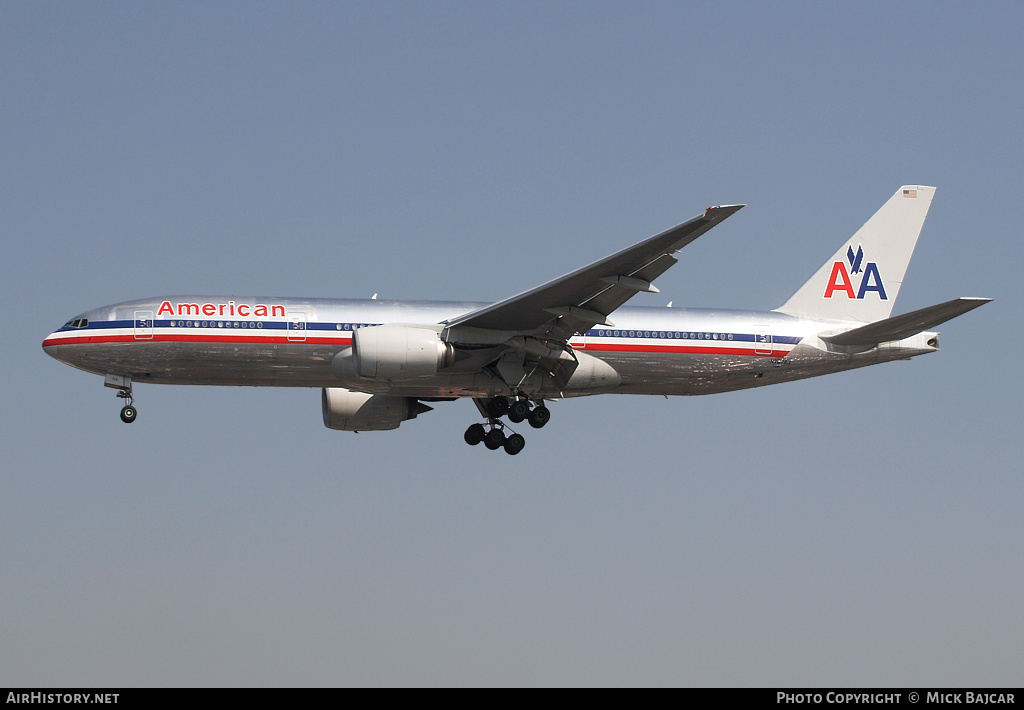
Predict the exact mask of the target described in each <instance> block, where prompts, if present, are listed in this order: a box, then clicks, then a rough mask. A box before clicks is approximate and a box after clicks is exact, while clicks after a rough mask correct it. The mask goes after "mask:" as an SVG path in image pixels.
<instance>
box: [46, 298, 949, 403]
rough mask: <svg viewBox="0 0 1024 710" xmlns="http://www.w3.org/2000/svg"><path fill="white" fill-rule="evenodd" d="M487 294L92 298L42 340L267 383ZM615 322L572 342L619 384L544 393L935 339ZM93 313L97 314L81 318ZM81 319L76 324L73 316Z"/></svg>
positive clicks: (628, 385) (629, 310)
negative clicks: (871, 339) (358, 337)
mask: <svg viewBox="0 0 1024 710" xmlns="http://www.w3.org/2000/svg"><path fill="white" fill-rule="evenodd" d="M484 305H486V304H481V303H472V302H447V301H415V302H414V301H391V300H352V299H301V298H264V297H260V298H252V297H238V296H231V297H224V296H168V297H162V298H155V299H143V300H137V301H128V302H125V303H120V304H116V305H113V306H107V307H104V308H99V309H95V310H92V311H88V312H86V313H83V314H81V315H80V316H78V317H77V318H76V319H73V320H72V321H69V323H68V325H66V326H65V327H63V328H60V329H58V330H57V331H55V332H54V333H51V334H50V335H49V336H48V337H47V338H46V339H45V341H44V343H43V347H44V349H45V351H46V352H47V353H48V354H50V355H52V356H53V357H54V358H56V359H58V360H60V361H62V362H65V363H67V364H69V365H72V366H74V367H77V368H79V369H82V370H85V371H87V372H92V373H96V374H99V375H107V374H115V375H127V376H130V377H131V378H132V380H133V381H134V382H152V383H156V384H175V385H182V384H193V385H249V386H268V387H339V386H351V383H350V382H342V381H340V380H339V377H338V375H337V373H336V371H334V370H332V362H333V361H334V359H335V356H336V355H338V353H339V352H341V351H343V350H345V349H346V348H349V347H350V346H351V343H352V333H353V331H354V330H356V329H358V328H360V327H367V326H373V325H382V324H388V323H403V324H424V325H434V324H438V323H442V322H444V321H447V320H449V319H453V318H455V317H457V316H459V315H462V314H464V313H467V312H470V311H473V310H476V309H478V308H480V307H482V306H484ZM611 320H612V321H613V322H614V326H612V327H607V326H598V327H595V328H593V329H591V330H590V331H588V332H587V333H583V334H578V335H577V336H576V337H575V338H573V340H572V341H571V345H572V346H573V348H574V350H575V351H576V352H578V353H580V352H581V353H585V354H586V355H589V356H593V357H596V358H598V359H600V360H602V361H604V362H605V363H607V364H608V365H610V366H611V367H612V368H614V369H615V371H616V372H617V373H618V374H619V376H621V382H620V383H618V385H617V386H615V387H614V388H613V389H603V390H594V389H580V390H572V389H568V390H566V389H564V388H563V389H558V388H556V387H553V386H552V385H547V386H545V387H544V388H541V389H540V390H539V391H536V392H535V394H536V395H538V396H541V397H558V396H564V397H569V396H580V395H587V394H598V393H601V392H615V393H622V394H664V395H692V394H711V393H715V392H726V391H731V390H739V389H746V388H750V387H758V386H763V385H768V384H774V383H777V382H784V381H789V380H796V379H802V378H806V377H814V376H817V375H824V374H828V373H832V372H838V371H841V370H848V369H852V368H856V367H863V366H865V365H872V364H875V363H879V362H885V361H888V360H895V359H906V358H909V357H912V356H914V355H920V354H923V353H927V352H933V351H935V350H937V349H938V348H937V345H936V340H935V336H936V334H935V333H921V334H919V335H916V336H914V337H912V338H907V339H906V340H901V341H898V342H892V343H883V344H881V345H879V346H875V347H871V348H866V349H859V350H858V349H852V348H843V347H837V346H833V345H830V344H829V343H827V342H826V341H823V340H821V339H820V338H819V337H818V335H819V334H821V333H825V332H829V331H833V330H844V329H848V328H849V327H850V326H851V324H850V323H831V322H824V321H811V320H802V319H799V318H796V317H793V316H789V315H785V314H781V313H777V312H773V311H741V310H711V309H695V308H669V307H664V308H641V307H623V308H620V309H619V310H617V311H615V312H614V313H613V314H612V316H611ZM85 321H87V324H86V325H82V323H84V322H85ZM73 324H77V325H73ZM363 389H364V391H372V392H374V393H387V394H394V395H401V396H409V397H419V398H442V397H463V396H476V397H483V396H490V395H494V394H499V393H502V392H504V391H507V389H508V385H507V384H506V383H505V382H503V381H502V380H501V379H500V378H498V377H496V376H495V374H494V373H493V372H492V371H490V370H484V371H480V372H476V373H457V374H447V373H446V372H445V370H443V369H442V370H441V371H440V372H439V373H438V374H437V375H436V376H434V377H430V378H424V379H418V380H406V381H401V382H379V383H373V385H372V386H367V387H364V388H363Z"/></svg>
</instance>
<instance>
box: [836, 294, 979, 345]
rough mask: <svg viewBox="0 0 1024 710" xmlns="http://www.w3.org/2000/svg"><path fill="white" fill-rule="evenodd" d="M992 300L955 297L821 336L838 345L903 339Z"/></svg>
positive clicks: (866, 343) (869, 343)
mask: <svg viewBox="0 0 1024 710" xmlns="http://www.w3.org/2000/svg"><path fill="white" fill-rule="evenodd" d="M991 300H992V299H991V298H955V299H953V300H952V301H946V302H945V303H939V304H937V305H934V306H928V307H927V308H921V309H919V310H916V311H911V312H910V313H904V314H903V315H901V316H895V317H893V318H886V319H885V320H880V321H876V322H874V323H869V324H868V325H862V326H861V327H860V328H854V329H853V330H848V331H846V332H845V333H839V334H838V335H822V336H820V337H821V339H822V340H826V341H828V342H830V343H833V344H835V345H876V344H878V343H885V342H888V341H890V340H903V339H904V338H909V337H910V336H912V335H917V334H918V333H920V332H922V331H925V330H928V329H929V328H934V327H935V326H937V325H939V324H940V323H945V322H946V321H948V320H951V319H953V318H956V317H957V316H962V315H963V314H964V313H967V312H968V311H973V310H974V309H975V308H977V307H978V306H984V305H985V304H986V303H988V302H989V301H991Z"/></svg>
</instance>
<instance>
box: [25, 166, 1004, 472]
mask: <svg viewBox="0 0 1024 710" xmlns="http://www.w3.org/2000/svg"><path fill="white" fill-rule="evenodd" d="M934 193H935V188H933V187H924V186H921V185H905V186H903V187H901V188H900V189H899V190H897V191H896V194H895V195H893V196H892V197H891V198H890V199H889V201H888V202H886V203H885V204H884V205H883V206H882V207H881V209H879V210H878V212H876V213H875V215H874V216H873V217H871V219H869V220H868V221H867V223H866V224H864V226H863V227H861V228H860V230H858V231H857V233H856V234H854V235H853V236H852V237H850V238H849V239H848V240H846V241H844V242H843V243H842V245H841V246H840V247H839V250H838V251H836V253H835V254H834V255H833V256H832V257H831V258H830V259H829V260H828V261H826V262H825V263H824V264H823V265H822V267H821V268H820V269H818V271H817V272H815V274H814V275H813V276H812V277H811V278H810V280H809V281H807V283H805V284H804V285H803V286H801V287H800V289H799V290H797V292H796V293H794V294H793V296H792V297H791V298H790V299H789V300H788V301H786V302H785V303H784V304H782V305H781V306H779V307H778V308H776V309H774V310H770V311H736V310H714V309H695V308H672V307H665V306H660V307H644V308H640V307H623V306H624V304H625V303H626V302H627V301H629V300H630V299H631V298H633V296H635V295H637V294H638V293H657V292H658V289H657V288H655V286H654V284H653V283H652V282H653V281H654V279H655V278H657V277H658V276H660V275H661V274H663V273H664V272H665V271H666V270H668V269H669V268H670V267H671V266H672V265H673V264H675V263H676V258H675V257H674V256H673V254H675V253H676V252H678V251H679V250H680V249H682V248H683V247H685V246H686V245H687V244H689V243H690V242H692V241H694V240H695V239H696V238H697V237H699V236H701V235H702V234H704V233H705V232H707V231H708V230H709V229H711V228H712V227H714V226H715V225H717V224H719V223H720V222H722V221H723V220H725V219H726V218H728V217H730V216H731V215H733V214H735V213H736V212H737V211H738V210H739V209H740V208H741V207H743V205H722V206H718V207H709V208H708V209H707V210H705V211H704V213H703V214H700V215H698V216H697V217H694V218H693V219H691V220H689V221H688V222H684V223H682V224H680V225H678V226H676V227H673V228H671V229H669V230H668V231H666V232H663V233H661V234H658V235H656V236H654V237H651V238H650V239H647V240H645V241H642V242H640V243H638V244H635V245H634V246H631V247H629V248H627V249H624V250H622V251H620V252H618V253H617V254H613V255H612V256H609V257H607V258H605V259H602V260H600V261H597V262H594V263H593V264H590V265H589V266H585V267H583V268H582V269H579V270H578V271H573V272H572V273H570V274H567V275H565V276H562V277H561V278H558V279H555V280H554V281H549V282H548V283H545V284H543V285H541V286H538V287H536V288H533V289H531V290H529V291H524V292H523V293H520V294H519V295H517V296H512V297H511V298H507V299H505V300H503V301H498V302H496V303H489V304H488V303H468V302H447V301H445V302H442V301H389V300H383V299H381V300H377V299H370V300H344V299H316V300H313V299H299V298H278V297H251V296H231V297H221V296H162V297H158V298H150V299H144V300H139V301H128V302H125V303H119V304H115V305H113V306H106V307H104V308H97V309H95V310H92V311H88V312H86V313H82V314H81V315H78V316H75V317H74V318H72V319H71V320H69V321H68V322H67V323H65V324H64V325H63V326H61V327H60V328H58V329H57V330H56V331H54V332H53V333H51V334H50V335H48V336H47V337H46V339H45V340H44V341H43V349H44V350H45V351H46V352H47V353H48V354H49V355H51V356H53V357H54V358H56V359H58V360H60V361H61V362H65V363H67V364H69V365H71V366H73V367H77V368H79V369H82V370H85V371H86V372H92V373H95V374H97V375H102V376H104V378H105V384H106V386H107V387H111V388H114V389H116V390H118V396H119V397H121V398H122V399H124V400H125V405H124V407H123V408H122V410H121V419H122V420H123V421H125V422H128V423H130V422H133V421H135V418H136V415H137V410H136V409H135V407H134V404H133V398H132V386H133V384H134V383H138V382H152V383H157V384H171V385H254V386H271V387H319V388H322V397H321V406H322V410H323V419H324V424H325V425H326V426H328V427H329V428H331V429H341V430H344V431H374V430H384V429H395V428H397V427H398V426H399V424H401V423H402V422H403V421H406V420H408V419H413V418H415V417H416V416H418V415H419V414H422V413H424V412H427V411H430V410H431V409H432V407H430V406H428V405H427V404H425V403H426V402H431V403H436V402H440V401H447V400H454V399H457V398H459V397H471V398H472V399H473V401H474V402H475V404H476V406H477V408H478V410H479V412H480V416H481V421H479V422H477V423H474V424H472V425H471V426H470V427H469V429H467V430H466V433H465V437H464V438H465V440H466V442H467V443H468V444H472V445H476V444H479V443H481V442H482V443H484V445H485V446H486V447H487V448H489V449H499V448H504V450H505V451H506V452H507V453H509V454H518V453H519V452H520V451H522V449H523V447H524V446H525V444H526V440H525V439H524V437H523V436H522V434H519V433H517V432H515V431H514V430H513V428H512V425H517V424H520V423H522V422H527V423H528V424H529V425H530V426H531V427H533V428H540V427H543V426H544V425H545V424H547V423H548V420H549V419H550V417H551V413H550V410H549V409H548V407H547V405H546V404H545V402H546V401H550V400H553V399H559V398H564V397H580V396H583V395H592V394H605V393H622V394H653V395H693V394H712V393H715V392H728V391H732V390H739V389H745V388H748V387H760V386H763V385H770V384H775V383H777V382H788V381H790V380H798V379H802V378H805V377H815V376H817V375H825V374H828V373H832V372H839V371H842V370H850V369H853V368H856V367H863V366H865V365H874V364H876V363H880V362H888V361H890V360H898V359H909V358H911V357H914V356H915V355H923V354H925V353H930V352H934V351H936V350H938V345H939V336H938V333H934V332H930V331H929V329H930V328H934V327H935V326H937V325H939V324H940V323H944V322H945V321H947V320H950V319H951V318H955V317H956V316H959V315H962V314H964V313H966V312H967V311H970V310H972V309H974V308H977V307H978V306H981V305H983V304H985V303H987V302H988V301H989V300H991V299H987V298H957V299H954V300H952V301H946V302H944V303H940V304H937V305H934V306H929V307H927V308H922V309H919V310H916V311H913V312H911V313H904V314H902V315H898V316H892V315H891V313H892V308H893V303H895V301H896V296H897V295H898V294H899V290H900V286H901V285H902V283H903V276H904V274H905V273H906V270H907V265H908V264H909V262H910V257H911V254H912V253H913V251H914V246H915V244H916V243H917V238H918V235H919V234H920V232H921V227H922V225H923V224H924V219H925V216H926V215H927V213H928V208H929V206H930V205H931V201H932V196H933V194H934ZM505 420H507V421H505Z"/></svg>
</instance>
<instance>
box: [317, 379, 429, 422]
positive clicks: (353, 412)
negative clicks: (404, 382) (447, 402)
mask: <svg viewBox="0 0 1024 710" xmlns="http://www.w3.org/2000/svg"><path fill="white" fill-rule="evenodd" d="M321 399H322V402H323V412H324V426H326V427H327V428H328V429H339V430H341V431H384V430H387V429H397V428H398V425H399V424H401V423H402V422H404V421H406V420H407V419H415V418H416V415H417V414H422V413H423V412H429V411H430V410H431V409H433V407H428V406H427V405H425V404H423V403H422V402H419V401H417V400H415V399H413V398H412V397H389V396H386V395H382V394H366V393H365V392H353V391H352V390H347V389H345V388H343V387H325V388H324V389H323V396H322V398H321Z"/></svg>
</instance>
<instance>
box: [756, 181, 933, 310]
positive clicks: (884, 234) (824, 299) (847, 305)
mask: <svg viewBox="0 0 1024 710" xmlns="http://www.w3.org/2000/svg"><path fill="white" fill-rule="evenodd" d="M934 194H935V188H934V187H925V186H923V185H904V186H903V187H901V188H900V189H899V190H897V191H896V194H895V195H893V196H892V197H890V198H889V201H888V202H886V203H885V204H884V205H882V207H881V209H879V210H878V211H877V212H875V214H874V216H873V217H872V218H871V219H869V220H868V221H867V222H866V223H865V224H864V226H863V227H861V228H860V229H858V230H857V233H856V234H854V235H853V236H852V237H850V238H849V239H848V240H847V241H846V242H844V243H843V245H842V246H841V247H839V251H837V252H836V253H835V254H834V255H833V256H832V258H831V259H829V260H828V261H827V262H825V264H824V265H823V266H822V267H821V268H820V269H818V271H817V272H816V273H815V274H814V276H812V277H811V278H810V280H809V281H808V282H807V283H805V284H804V285H803V286H801V287H800V289H799V290H798V291H797V292H796V293H794V294H793V295H792V296H791V297H790V299H789V300H788V301H786V302H785V303H784V304H782V305H781V306H780V307H779V308H776V309H775V310H777V311H779V312H780V313H787V314H789V315H794V316H800V317H803V318H814V319H819V320H846V321H860V322H862V323H873V322H875V321H878V320H882V319H884V318H888V317H889V314H890V313H892V307H893V304H894V303H895V302H896V296H897V295H898V294H899V291H900V285H902V283H903V276H904V274H906V273H907V265H908V264H909V263H910V257H911V256H912V255H913V253H914V246H915V245H916V244H917V237H918V235H919V234H920V233H921V227H922V226H923V225H924V218H925V217H926V216H927V215H928V208H929V207H931V204H932V196H933V195H934Z"/></svg>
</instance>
